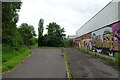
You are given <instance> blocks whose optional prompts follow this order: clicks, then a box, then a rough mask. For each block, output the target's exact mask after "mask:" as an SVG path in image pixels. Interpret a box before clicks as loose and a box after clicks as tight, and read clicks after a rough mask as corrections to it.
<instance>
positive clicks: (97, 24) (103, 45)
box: [74, 0, 120, 55]
mask: <svg viewBox="0 0 120 80" xmlns="http://www.w3.org/2000/svg"><path fill="white" fill-rule="evenodd" d="M74 43H75V45H76V46H78V47H80V48H86V49H95V50H99V51H101V52H102V51H108V52H109V55H111V54H112V55H113V53H114V52H120V0H113V1H111V2H110V3H108V4H107V5H106V6H105V7H104V8H103V9H102V10H100V11H99V12H98V13H97V14H96V15H95V16H93V17H92V18H91V19H90V20H89V21H88V22H86V23H85V24H84V25H83V26H82V27H81V28H80V29H79V30H77V31H76V38H75V42H74Z"/></svg>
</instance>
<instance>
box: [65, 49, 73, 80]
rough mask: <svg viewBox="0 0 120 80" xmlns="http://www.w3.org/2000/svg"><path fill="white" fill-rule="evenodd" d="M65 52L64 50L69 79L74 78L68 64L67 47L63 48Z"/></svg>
mask: <svg viewBox="0 0 120 80" xmlns="http://www.w3.org/2000/svg"><path fill="white" fill-rule="evenodd" d="M63 52H64V62H65V65H66V71H67V78H68V80H72V75H71V72H70V67H69V64H68V55H67V51H66V50H65V49H63Z"/></svg>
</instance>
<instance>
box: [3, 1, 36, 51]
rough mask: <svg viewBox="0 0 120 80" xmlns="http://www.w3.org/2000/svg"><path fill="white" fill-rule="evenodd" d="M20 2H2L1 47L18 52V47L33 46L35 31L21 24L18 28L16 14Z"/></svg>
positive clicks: (17, 16) (30, 26) (31, 27)
mask: <svg viewBox="0 0 120 80" xmlns="http://www.w3.org/2000/svg"><path fill="white" fill-rule="evenodd" d="M21 5H22V3H21V2H2V46H3V48H4V46H6V47H7V49H15V50H18V49H19V47H21V46H23V45H26V46H30V45H33V44H34V42H33V41H35V40H34V36H36V34H35V30H34V27H33V26H32V25H28V24H27V23H22V24H21V25H20V26H19V27H18V28H17V25H16V23H17V22H18V20H19V15H18V12H19V11H20V9H21Z"/></svg>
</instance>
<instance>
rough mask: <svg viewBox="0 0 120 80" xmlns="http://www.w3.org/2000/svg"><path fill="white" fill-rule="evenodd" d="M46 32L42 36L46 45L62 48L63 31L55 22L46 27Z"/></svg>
mask: <svg viewBox="0 0 120 80" xmlns="http://www.w3.org/2000/svg"><path fill="white" fill-rule="evenodd" d="M46 29H47V30H48V32H47V34H45V36H44V39H45V40H44V41H45V42H46V43H47V46H64V38H65V36H66V35H65V34H64V32H65V30H64V28H61V27H60V25H58V24H57V23H55V22H52V23H49V25H47V28H46Z"/></svg>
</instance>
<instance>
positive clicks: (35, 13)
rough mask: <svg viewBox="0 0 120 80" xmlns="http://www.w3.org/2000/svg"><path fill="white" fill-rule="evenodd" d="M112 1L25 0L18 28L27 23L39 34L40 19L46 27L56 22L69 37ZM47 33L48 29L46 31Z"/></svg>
mask: <svg viewBox="0 0 120 80" xmlns="http://www.w3.org/2000/svg"><path fill="white" fill-rule="evenodd" d="M110 1H111V0H23V5H22V7H21V11H20V12H19V15H20V20H19V22H18V26H19V25H20V24H21V23H23V22H26V23H28V24H31V25H33V26H34V27H35V30H36V32H37V28H38V22H39V19H40V18H43V19H44V22H45V23H44V27H46V25H48V24H49V22H56V23H58V24H59V25H61V27H64V28H65V30H66V34H67V35H74V34H75V32H76V31H77V30H78V29H79V28H80V27H81V26H82V25H83V24H85V22H87V21H88V20H89V19H90V18H91V17H92V16H94V15H95V14H96V13H97V12H98V11H99V10H100V9H102V8H103V7H104V6H105V5H106V4H107V3H109V2H110ZM44 31H45V32H44V33H46V32H47V31H46V29H44Z"/></svg>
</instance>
